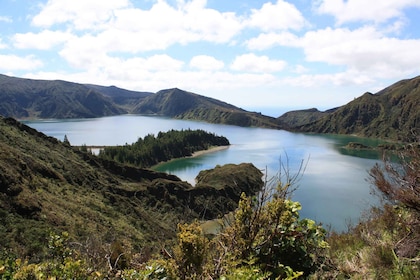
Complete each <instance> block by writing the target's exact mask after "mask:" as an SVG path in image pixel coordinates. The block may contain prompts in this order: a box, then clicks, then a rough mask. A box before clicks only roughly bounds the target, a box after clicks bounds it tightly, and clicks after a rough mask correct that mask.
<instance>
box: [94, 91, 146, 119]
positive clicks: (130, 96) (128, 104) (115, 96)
mask: <svg viewBox="0 0 420 280" xmlns="http://www.w3.org/2000/svg"><path fill="white" fill-rule="evenodd" d="M86 86H87V87H89V88H91V89H92V90H94V91H97V92H99V93H101V94H103V95H105V96H107V97H109V98H110V99H111V100H112V102H114V103H115V104H117V105H119V106H121V107H122V108H124V109H125V110H126V111H127V112H128V113H131V110H132V109H133V107H134V106H135V105H137V104H138V103H139V101H141V100H143V99H144V98H146V97H148V96H149V95H152V94H153V93H152V92H142V91H133V90H127V89H123V88H119V87H116V86H109V87H105V86H99V85H91V84H87V85H86Z"/></svg>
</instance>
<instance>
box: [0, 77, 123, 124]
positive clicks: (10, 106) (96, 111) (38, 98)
mask: <svg viewBox="0 0 420 280" xmlns="http://www.w3.org/2000/svg"><path fill="white" fill-rule="evenodd" d="M122 113H125V111H124V110H122V109H121V108H118V107H117V106H115V105H114V104H113V102H112V101H111V99H110V98H107V97H105V96H104V95H102V94H100V93H99V92H97V91H95V90H92V89H91V88H89V87H87V86H84V85H81V84H76V83H70V82H65V81H44V80H31V79H22V78H15V77H8V76H5V75H0V115H3V116H9V117H15V118H89V117H101V116H108V115H117V114H122Z"/></svg>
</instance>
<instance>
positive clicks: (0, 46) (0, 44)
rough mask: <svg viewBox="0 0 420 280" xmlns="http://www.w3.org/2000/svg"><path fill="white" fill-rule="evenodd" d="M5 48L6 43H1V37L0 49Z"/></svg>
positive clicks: (0, 41)
mask: <svg viewBox="0 0 420 280" xmlns="http://www.w3.org/2000/svg"><path fill="white" fill-rule="evenodd" d="M5 48H7V45H6V44H3V43H2V38H0V50H1V49H5Z"/></svg>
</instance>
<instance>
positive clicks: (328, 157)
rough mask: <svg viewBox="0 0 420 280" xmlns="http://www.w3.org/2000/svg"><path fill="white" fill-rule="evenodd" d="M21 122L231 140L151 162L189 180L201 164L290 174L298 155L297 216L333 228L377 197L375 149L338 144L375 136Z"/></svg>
mask: <svg viewBox="0 0 420 280" xmlns="http://www.w3.org/2000/svg"><path fill="white" fill-rule="evenodd" d="M24 123H26V124H27V125H29V126H31V127H33V128H35V129H37V130H39V131H41V132H43V133H45V134H47V135H49V136H53V137H56V138H57V139H59V140H63V139H64V135H67V138H68V139H69V141H70V143H71V144H72V145H83V144H86V145H88V146H91V145H124V144H126V143H128V144H131V143H133V142H135V141H137V139H138V138H139V137H144V136H146V135H147V134H157V133H158V132H159V131H168V130H170V129H188V128H190V129H203V130H206V131H208V132H213V133H215V134H218V135H223V136H225V137H227V138H228V139H229V141H230V143H231V144H232V145H231V146H230V147H229V148H228V149H225V150H222V151H218V152H214V153H209V154H204V155H201V156H199V157H194V158H186V159H178V160H173V161H170V162H168V163H165V164H162V165H160V166H158V167H157V169H158V170H160V171H164V172H168V173H171V174H175V175H177V176H178V177H180V178H181V179H182V180H185V181H188V182H190V183H192V184H194V178H195V177H196V176H197V174H198V173H199V172H200V171H201V170H204V169H210V168H214V167H215V166H216V165H223V164H227V163H242V162H251V163H253V164H254V165H255V166H256V167H258V168H259V169H261V170H263V172H264V173H265V172H266V173H267V176H268V178H270V177H272V176H275V175H276V174H277V173H278V171H279V170H280V166H281V164H280V162H282V163H283V164H285V165H287V166H288V169H289V170H290V173H291V174H294V173H296V172H297V171H298V169H299V167H300V163H301V162H302V161H304V162H305V164H306V169H305V172H304V174H303V176H302V178H301V179H300V181H299V182H298V185H299V187H298V189H297V190H296V191H295V193H294V195H293V200H296V201H299V202H300V203H301V204H302V210H301V212H300V213H301V216H302V217H306V218H311V219H314V220H316V221H317V222H321V223H323V224H324V225H325V226H331V227H332V228H333V229H334V230H337V231H342V230H345V229H346V228H347V225H348V224H349V223H355V222H357V221H358V219H359V217H360V216H361V214H362V212H363V211H364V210H367V209H368V208H369V207H370V206H372V205H374V204H376V203H377V198H376V197H375V196H372V195H371V194H370V192H371V185H370V183H369V182H368V181H367V179H368V170H369V169H370V168H372V167H373V165H374V164H375V163H376V162H378V159H379V157H380V155H378V154H376V153H375V152H372V151H364V152H357V153H356V152H352V154H353V155H351V156H350V155H347V153H348V152H346V150H344V149H343V148H342V147H343V146H345V145H346V144H347V143H348V142H350V141H353V142H361V143H364V144H368V145H376V144H377V143H378V141H376V140H372V139H363V138H357V137H352V136H342V135H308V134H302V133H291V132H287V131H283V130H273V129H263V128H249V127H246V128H245V127H236V126H229V125H219V124H209V123H205V122H197V121H185V120H173V119H168V118H163V117H155V116H153V117H152V116H139V115H123V116H114V117H103V118H94V119H71V120H69V119H66V120H36V121H25V122H24ZM283 174H284V172H283Z"/></svg>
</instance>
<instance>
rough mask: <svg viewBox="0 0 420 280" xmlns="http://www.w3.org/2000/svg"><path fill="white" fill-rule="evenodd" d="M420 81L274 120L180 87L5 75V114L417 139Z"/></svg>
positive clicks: (0, 86)
mask: <svg viewBox="0 0 420 280" xmlns="http://www.w3.org/2000/svg"><path fill="white" fill-rule="evenodd" d="M419 83H420V76H417V77H414V78H412V79H405V80H401V81H399V82H396V83H394V84H392V85H390V86H388V87H386V88H384V89H382V90H380V91H378V92H377V93H376V94H372V93H365V94H363V95H361V96H360V97H358V98H355V99H354V100H352V101H350V102H349V103H347V104H345V105H343V106H340V107H336V108H332V109H329V110H326V111H323V112H321V111H319V110H317V109H316V108H311V109H306V110H295V111H290V112H287V113H285V114H283V115H281V116H280V117H278V118H273V117H269V116H265V115H263V114H261V113H256V112H249V111H246V110H244V109H242V108H238V107H236V106H234V105H231V104H228V103H226V102H223V101H220V100H217V99H213V98H210V97H206V96H202V95H199V94H195V93H192V92H188V91H184V90H181V89H179V88H170V89H164V90H161V91H158V92H157V93H151V92H136V91H130V90H126V89H121V88H117V87H115V86H109V87H105V86H99V85H92V84H77V83H71V82H66V81H60V80H55V81H47V80H30V79H22V78H15V77H8V76H6V75H0V115H4V116H10V117H15V118H19V119H25V118H87V117H102V116H111V115H121V114H129V113H131V114H150V115H160V116H166V117H170V118H175V119H189V120H198V121H206V122H210V123H220V124H229V125H237V126H244V127H249V126H254V127H264V128H273V129H285V130H289V131H298V132H305V133H337V134H354V135H358V136H365V137H375V138H382V139H388V140H393V141H401V142H412V141H417V137H418V135H419V134H420V129H419V123H420V117H419V113H418V112H419V111H420V108H419V106H420V105H419V104H420V99H419V96H420V93H419V91H420V89H419V87H418V85H419Z"/></svg>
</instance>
